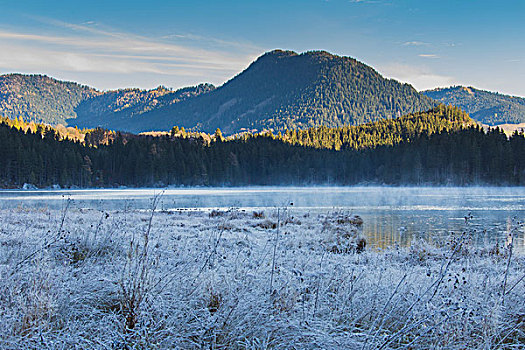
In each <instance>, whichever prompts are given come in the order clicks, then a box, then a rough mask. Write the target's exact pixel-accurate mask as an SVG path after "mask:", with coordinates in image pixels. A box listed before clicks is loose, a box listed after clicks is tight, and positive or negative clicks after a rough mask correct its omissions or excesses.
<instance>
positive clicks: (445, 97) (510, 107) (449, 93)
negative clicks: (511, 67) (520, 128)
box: [422, 86, 525, 126]
mask: <svg viewBox="0 0 525 350" xmlns="http://www.w3.org/2000/svg"><path fill="white" fill-rule="evenodd" d="M422 93H423V94H425V95H426V96H428V97H430V98H433V99H434V100H437V101H438V102H440V103H444V104H447V105H454V106H457V107H460V108H462V109H463V110H465V111H466V112H467V113H469V115H470V117H471V118H473V119H474V120H476V121H479V122H481V123H483V124H487V125H491V126H494V125H500V124H520V123H524V122H525V98H521V97H514V96H509V95H502V94H499V93H497V92H490V91H484V90H478V89H475V88H473V87H464V86H453V87H449V88H438V89H434V90H427V91H423V92H422Z"/></svg>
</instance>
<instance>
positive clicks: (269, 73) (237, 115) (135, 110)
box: [0, 50, 436, 134]
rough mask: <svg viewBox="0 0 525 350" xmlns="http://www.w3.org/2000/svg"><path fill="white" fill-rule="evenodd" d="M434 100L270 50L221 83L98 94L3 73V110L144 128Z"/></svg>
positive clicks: (333, 60)
mask: <svg viewBox="0 0 525 350" xmlns="http://www.w3.org/2000/svg"><path fill="white" fill-rule="evenodd" d="M435 105H436V103H435V102H434V101H433V100H432V99H430V98H429V97H427V96H424V95H421V94H420V93H418V92H417V91H416V90H415V89H414V88H413V87H412V86H411V85H409V84H402V83H399V82H397V81H395V80H392V79H385V78H384V77H382V76H381V75H380V74H379V73H378V72H377V71H375V70H374V69H373V68H371V67H369V66H367V65H365V64H363V63H361V62H358V61H357V60H355V59H353V58H350V57H340V56H336V55H332V54H330V53H328V52H325V51H310V52H305V53H302V54H298V53H295V52H292V51H281V50H274V51H271V52H268V53H266V54H264V55H262V56H261V57H259V58H258V59H257V60H256V61H255V62H253V63H252V64H251V65H250V66H249V67H248V68H247V69H246V70H244V71H243V72H241V73H240V74H238V75H237V76H235V77H234V78H232V79H231V80H229V81H228V82H226V83H225V84H224V85H222V86H220V87H219V88H215V87H214V86H213V85H210V84H201V85H199V86H195V87H189V88H184V89H180V90H177V91H172V90H170V89H166V88H164V87H159V88H157V89H153V90H139V89H123V90H115V91H107V92H101V91H98V90H96V89H93V88H89V87H87V86H83V85H79V84H76V83H70V82H62V81H59V80H56V79H52V78H49V77H47V76H42V75H20V74H10V75H4V76H1V77H0V116H1V115H4V116H6V117H10V118H14V117H18V116H21V117H23V118H24V119H25V120H32V121H35V122H45V123H50V124H57V123H62V124H67V125H70V126H73V125H76V126H79V127H84V128H93V127H98V126H100V127H104V128H108V129H113V130H122V131H130V132H143V131H152V130H170V129H171V128H172V127H173V126H175V125H177V126H180V127H185V128H186V129H192V130H202V131H208V132H213V131H215V129H216V128H220V129H221V130H222V131H223V132H225V133H227V134H233V133H236V132H239V131H242V130H246V129H248V130H253V129H256V130H263V129H270V128H272V129H275V130H285V129H290V128H296V129H305V128H308V127H314V126H321V125H323V126H328V127H337V126H343V125H359V124H363V123H367V122H373V121H376V120H381V119H389V118H393V117H397V116H401V115H404V114H408V113H414V112H418V111H423V110H428V109H429V108H432V107H433V106H435Z"/></svg>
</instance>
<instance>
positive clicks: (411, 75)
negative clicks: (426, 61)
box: [378, 64, 456, 90]
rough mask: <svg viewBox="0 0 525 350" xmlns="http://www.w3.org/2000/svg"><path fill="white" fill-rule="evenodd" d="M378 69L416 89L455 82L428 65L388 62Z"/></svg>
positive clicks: (452, 78)
mask: <svg viewBox="0 0 525 350" xmlns="http://www.w3.org/2000/svg"><path fill="white" fill-rule="evenodd" d="M378 70H379V71H380V72H381V73H382V74H384V75H385V76H387V77H389V78H393V79H396V80H399V81H401V82H405V83H409V84H411V85H413V86H414V87H415V88H416V89H417V90H426V89H432V88H435V87H442V86H450V85H453V84H454V83H455V82H456V79H455V78H454V77H451V76H447V75H441V74H437V73H434V72H432V71H431V70H430V69H429V68H428V67H421V66H419V67H417V66H414V65H406V64H388V65H384V66H381V67H379V68H378Z"/></svg>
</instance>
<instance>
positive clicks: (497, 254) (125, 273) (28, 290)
mask: <svg viewBox="0 0 525 350" xmlns="http://www.w3.org/2000/svg"><path fill="white" fill-rule="evenodd" d="M73 204H74V203H71V202H67V201H64V200H63V201H62V205H61V206H62V208H50V207H49V206H47V207H40V208H28V207H23V206H20V207H15V208H4V209H0V347H1V348H2V349H72V348H77V349H177V348H182V349H193V348H195V349H200V348H206V349H226V348H228V349H231V348H233V349H283V348H284V349H421V348H437V349H439V348H442V349H467V348H468V349H498V348H499V349H521V348H523V347H524V346H525V302H524V297H523V296H524V295H525V257H524V255H523V254H520V253H517V252H516V250H515V249H514V248H513V247H514V243H515V241H513V239H511V238H510V237H509V239H508V240H507V241H506V243H502V244H500V245H499V246H496V245H495V244H492V243H491V244H487V245H486V246H483V245H480V244H478V243H476V244H474V236H475V235H476V232H478V231H479V228H478V227H476V226H475V225H473V222H474V221H475V219H474V218H469V217H468V218H467V219H466V220H465V219H463V221H462V222H461V223H460V224H461V227H462V229H461V230H456V231H455V232H454V233H450V234H449V235H448V237H446V239H443V240H442V242H441V243H440V245H439V247H438V246H437V245H431V244H429V243H427V242H426V241H424V240H420V239H413V240H412V241H411V242H410V245H409V246H407V247H401V246H395V245H394V246H393V247H391V248H389V249H385V250H377V249H376V248H374V249H371V248H370V245H367V246H366V247H364V241H363V240H362V237H363V227H364V226H365V225H366V222H365V223H364V224H363V225H361V221H360V219H359V218H357V217H355V216H352V215H351V213H350V211H349V210H343V209H326V210H322V211H320V210H318V211H312V210H308V209H296V208H294V209H291V208H284V207H283V208H280V209H279V211H278V210H277V209H275V208H266V209H264V210H257V211H255V212H254V211H252V210H235V209H233V210H229V211H226V210H224V211H210V210H202V209H201V210H186V209H183V210H170V209H167V208H162V206H161V205H160V203H157V210H156V211H155V212H152V211H151V210H147V209H136V208H131V209H124V207H123V209H120V210H115V209H107V210H101V209H100V208H99V209H97V208H88V209H82V208H78V207H75V205H73ZM519 232H523V226H522V224H521V223H520V222H518V221H513V222H510V223H509V228H508V233H510V234H512V235H514V236H515V237H517V236H518V235H519Z"/></svg>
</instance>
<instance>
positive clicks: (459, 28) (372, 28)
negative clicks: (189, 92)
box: [0, 0, 525, 96]
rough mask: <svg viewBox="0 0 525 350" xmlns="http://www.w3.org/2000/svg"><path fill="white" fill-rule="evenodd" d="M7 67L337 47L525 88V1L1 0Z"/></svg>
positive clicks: (168, 61)
mask: <svg viewBox="0 0 525 350" xmlns="http://www.w3.org/2000/svg"><path fill="white" fill-rule="evenodd" d="M0 8H1V11H0V45H1V46H0V47H1V48H2V49H1V50H0V73H8V72H23V73H44V74H48V75H51V76H54V77H57V78H59V79H66V80H74V81H78V82H81V83H84V84H88V85H91V86H94V87H97V88H99V89H114V88H123V87H141V88H152V87H155V86H158V85H161V84H162V85H165V86H168V87H173V88H178V87H182V86H187V85H194V84H196V83H200V82H211V83H214V84H216V85H218V84H221V83H223V82H225V81H226V80H228V79H229V78H231V77H233V76H234V75H235V74H237V73H239V72H240V71H241V70H243V69H244V68H246V67H247V66H248V65H249V64H250V62H251V61H252V60H254V59H255V58H256V57H258V56H259V55H260V54H262V53H264V52H265V51H269V50H272V49H275V48H280V49H289V50H294V51H298V52H303V51H307V50H318V49H322V50H327V51H329V52H332V53H334V54H338V55H344V56H351V57H355V58H356V59H358V60H360V61H362V62H365V63H366V64H369V65H371V66H373V67H374V68H376V69H377V70H378V71H379V72H380V73H382V74H383V75H385V76H387V77H391V78H396V79H398V80H401V81H405V82H409V83H411V84H413V85H414V86H415V87H416V88H417V89H419V90H421V89H428V88H434V87H438V86H448V85H455V84H462V85H471V86H474V87H477V88H482V89H486V90H492V91H498V92H502V93H507V94H512V95H518V96H525V83H524V82H525V39H524V38H525V1H523V0H500V1H484V0H478V1H476V0H454V1H453V0H439V1H438V0H419V1H416V0H300V1H299V0H298V1H288V0H280V1H274V0H266V1H250V0H245V1H204V0H192V1H159V0H150V1H119V0H117V1H98V0H93V1H82V2H81V1H72V0H70V1H51V0H50V1H23V0H18V1H11V0H0Z"/></svg>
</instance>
